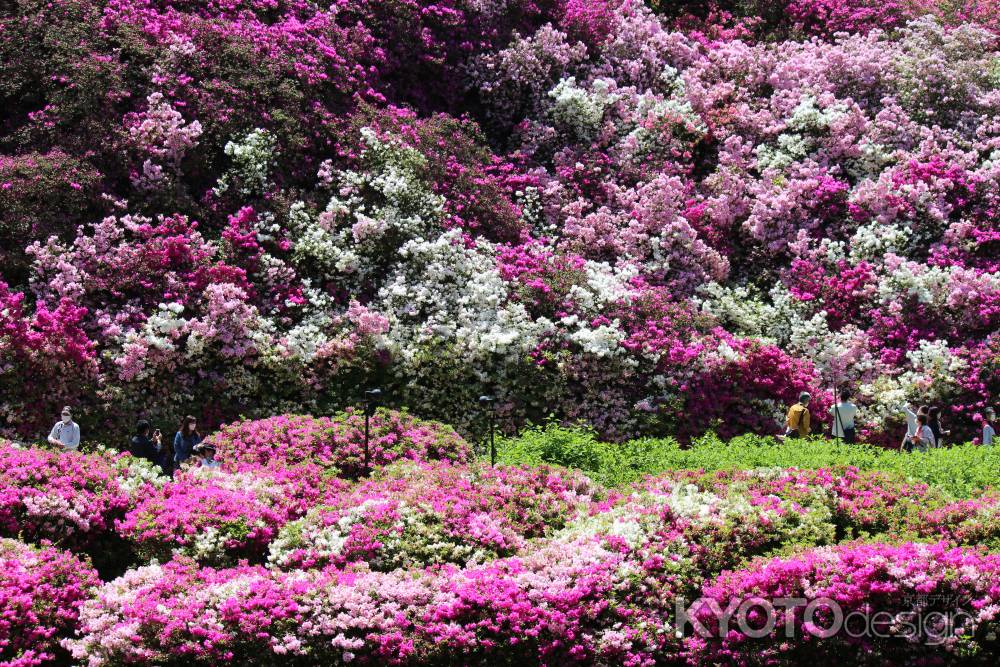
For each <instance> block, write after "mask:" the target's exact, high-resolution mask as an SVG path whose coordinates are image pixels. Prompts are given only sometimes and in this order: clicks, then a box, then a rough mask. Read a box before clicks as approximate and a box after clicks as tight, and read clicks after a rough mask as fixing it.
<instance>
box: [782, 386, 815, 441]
mask: <svg viewBox="0 0 1000 667" xmlns="http://www.w3.org/2000/svg"><path fill="white" fill-rule="evenodd" d="M810 399H811V396H809V393H808V392H805V391H804V392H802V393H801V394H799V402H798V403H796V404H795V405H793V406H792V407H790V408H788V415H787V416H786V417H785V437H786V438H804V437H805V436H807V435H809V432H810V424H809V417H810V416H809V400H810Z"/></svg>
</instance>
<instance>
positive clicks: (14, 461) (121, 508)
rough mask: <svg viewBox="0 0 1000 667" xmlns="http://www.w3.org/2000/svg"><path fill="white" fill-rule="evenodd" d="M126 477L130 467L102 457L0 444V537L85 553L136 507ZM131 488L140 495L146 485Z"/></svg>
mask: <svg viewBox="0 0 1000 667" xmlns="http://www.w3.org/2000/svg"><path fill="white" fill-rule="evenodd" d="M120 473H124V474H120ZM127 477H128V470H127V468H126V469H125V470H124V471H123V470H121V469H120V468H118V467H116V466H115V465H114V463H113V462H111V461H109V460H108V459H107V458H105V457H102V456H99V455H81V454H75V453H74V454H61V453H59V452H54V451H47V450H43V449H34V448H32V449H22V448H19V447H16V446H14V445H13V444H11V443H2V442H0V535H2V536H6V537H17V538H20V539H25V540H29V541H41V540H49V541H52V542H55V543H57V544H59V545H60V546H62V547H65V548H69V549H86V548H88V547H90V546H91V545H92V544H93V543H94V542H95V541H96V540H99V539H100V538H101V537H104V536H107V535H109V534H111V533H112V531H113V530H114V522H115V520H117V519H118V518H120V517H121V516H123V515H124V514H125V512H126V511H127V509H128V508H129V507H130V505H131V504H132V502H133V498H134V496H132V495H131V494H130V493H129V488H128V487H129V485H128V484H127V483H126V478H127ZM131 486H132V487H133V488H132V491H133V492H135V493H136V494H139V493H140V492H141V491H140V489H141V488H142V487H144V486H145V484H144V483H140V484H133V485H131Z"/></svg>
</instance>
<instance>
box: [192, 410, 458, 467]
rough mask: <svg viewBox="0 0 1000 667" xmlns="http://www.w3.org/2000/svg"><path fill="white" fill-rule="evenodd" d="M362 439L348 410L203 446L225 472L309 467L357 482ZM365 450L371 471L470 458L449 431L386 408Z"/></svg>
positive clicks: (246, 428) (230, 429)
mask: <svg viewBox="0 0 1000 667" xmlns="http://www.w3.org/2000/svg"><path fill="white" fill-rule="evenodd" d="M364 434H365V431H364V415H363V413H360V412H357V411H355V410H353V409H348V410H347V411H345V412H342V413H338V414H337V415H335V416H334V417H332V418H330V417H310V416H306V415H280V416H277V417H270V418H267V419H259V420H247V421H240V422H235V423H232V424H228V425H226V426H224V427H223V428H222V429H221V430H220V431H218V432H217V433H214V434H212V435H211V436H210V437H209V438H208V439H207V440H206V442H208V443H212V444H213V445H215V447H216V448H217V458H218V459H219V460H220V461H221V462H222V463H223V464H224V465H225V466H226V467H227V468H232V467H234V466H239V465H241V464H256V465H273V464H279V465H280V464H284V465H295V464H299V463H313V464H316V465H320V466H325V467H331V468H333V469H334V470H336V471H337V472H338V474H339V475H340V476H342V477H346V478H357V477H359V476H360V475H361V474H362V473H364V472H365V470H364V446H365V440H364ZM368 448H369V450H368V454H369V466H370V467H375V466H383V465H387V464H389V463H391V462H393V461H395V460H397V459H410V460H417V461H424V460H442V461H455V462H465V461H468V460H469V459H470V457H471V454H472V450H471V448H470V446H469V445H468V443H466V442H465V440H464V439H463V438H462V437H461V436H459V435H458V434H457V433H456V432H455V431H454V429H452V428H451V427H450V426H446V425H444V424H441V423H438V422H433V421H425V420H422V419H418V418H416V417H414V416H412V415H410V414H409V413H407V412H406V411H402V412H399V411H396V410H387V409H384V408H380V409H379V410H377V411H376V412H375V414H374V415H372V416H371V418H370V423H369V441H368Z"/></svg>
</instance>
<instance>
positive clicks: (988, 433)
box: [983, 408, 997, 447]
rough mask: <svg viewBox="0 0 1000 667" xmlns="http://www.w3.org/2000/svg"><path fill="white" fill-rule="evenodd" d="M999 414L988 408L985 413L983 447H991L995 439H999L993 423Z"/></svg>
mask: <svg viewBox="0 0 1000 667" xmlns="http://www.w3.org/2000/svg"><path fill="white" fill-rule="evenodd" d="M996 418H997V413H996V410H994V409H993V408H986V410H985V411H984V412H983V445H985V446H987V447H991V446H992V445H993V439H994V438H996V437H997V431H996V428H994V426H993V422H995V421H996Z"/></svg>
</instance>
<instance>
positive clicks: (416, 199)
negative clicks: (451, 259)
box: [288, 128, 444, 283]
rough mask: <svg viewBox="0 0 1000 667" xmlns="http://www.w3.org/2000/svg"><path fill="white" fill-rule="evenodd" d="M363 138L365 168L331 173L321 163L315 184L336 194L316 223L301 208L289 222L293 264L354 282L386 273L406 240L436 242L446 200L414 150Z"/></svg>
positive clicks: (369, 134) (368, 133)
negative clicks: (324, 186) (318, 183)
mask: <svg viewBox="0 0 1000 667" xmlns="http://www.w3.org/2000/svg"><path fill="white" fill-rule="evenodd" d="M361 139H362V141H363V142H364V144H365V148H364V150H363V151H362V154H361V162H362V164H363V165H364V168H362V169H360V170H358V171H353V170H344V171H334V170H332V168H331V167H330V166H329V165H328V164H324V166H323V167H322V168H321V169H320V173H319V178H320V180H321V181H322V182H324V183H326V184H327V185H329V186H330V187H332V188H333V190H334V194H333V196H332V197H331V198H330V201H329V203H328V204H327V207H326V210H325V211H323V212H322V213H320V215H319V216H318V217H316V218H314V217H313V216H311V215H310V214H309V213H308V211H307V210H306V207H305V204H302V203H301V202H299V203H296V204H294V205H293V206H292V208H291V210H290V211H289V221H288V222H289V228H290V230H291V232H292V233H293V235H294V237H295V239H296V241H295V248H294V251H293V256H294V258H295V260H296V262H298V263H299V264H300V265H303V264H304V265H311V266H312V267H313V268H314V269H318V270H319V271H320V272H321V273H325V274H326V275H327V276H328V277H334V276H340V277H342V278H346V277H347V276H350V278H351V280H352V282H354V283H361V282H364V281H367V280H370V279H378V278H380V277H381V276H382V275H384V274H385V272H386V270H387V268H388V266H390V265H391V264H393V263H394V262H395V260H396V256H395V253H396V250H397V248H398V247H399V246H400V245H402V244H403V243H405V242H406V241H409V240H413V239H423V238H428V237H433V236H435V235H436V232H437V230H438V229H439V228H440V224H441V220H442V216H443V214H444V198H443V197H441V196H440V195H437V194H435V193H434V192H433V191H432V190H431V186H430V184H429V183H428V182H427V180H426V179H425V178H424V169H425V167H426V161H425V159H424V157H423V156H422V155H421V154H420V152H419V151H417V150H415V149H413V148H410V147H408V146H404V145H402V144H401V143H399V142H396V141H391V140H383V139H380V138H379V137H378V136H377V135H376V134H375V132H374V131H373V130H371V129H370V128H363V129H362V130H361Z"/></svg>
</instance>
